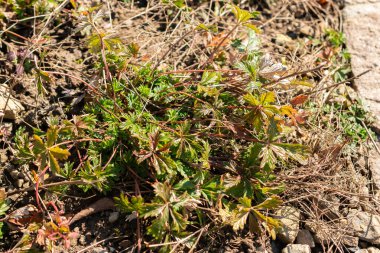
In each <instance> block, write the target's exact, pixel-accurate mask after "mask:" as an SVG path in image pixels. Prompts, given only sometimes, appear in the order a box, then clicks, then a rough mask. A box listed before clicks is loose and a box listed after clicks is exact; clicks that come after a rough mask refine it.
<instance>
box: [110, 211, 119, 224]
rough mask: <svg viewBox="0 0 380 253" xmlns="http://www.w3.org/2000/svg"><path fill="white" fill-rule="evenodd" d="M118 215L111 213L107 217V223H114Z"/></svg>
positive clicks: (117, 213)
mask: <svg viewBox="0 0 380 253" xmlns="http://www.w3.org/2000/svg"><path fill="white" fill-rule="evenodd" d="M119 215H120V214H119V212H112V213H111V214H110V216H109V217H108V221H109V222H110V223H114V222H116V221H117V220H118V219H119Z"/></svg>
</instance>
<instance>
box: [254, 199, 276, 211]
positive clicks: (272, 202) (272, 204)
mask: <svg viewBox="0 0 380 253" xmlns="http://www.w3.org/2000/svg"><path fill="white" fill-rule="evenodd" d="M281 204H282V200H281V199H280V198H279V197H278V196H272V197H269V198H267V199H266V200H264V202H262V203H260V204H258V205H256V206H255V207H254V208H255V209H262V208H265V209H272V210H273V209H275V208H277V207H279V206H280V205H281Z"/></svg>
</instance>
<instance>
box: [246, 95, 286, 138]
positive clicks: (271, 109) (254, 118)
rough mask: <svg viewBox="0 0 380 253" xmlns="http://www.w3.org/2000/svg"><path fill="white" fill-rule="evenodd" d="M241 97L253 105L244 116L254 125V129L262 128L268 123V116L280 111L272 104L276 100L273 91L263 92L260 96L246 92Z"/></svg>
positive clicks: (270, 116)
mask: <svg viewBox="0 0 380 253" xmlns="http://www.w3.org/2000/svg"><path fill="white" fill-rule="evenodd" d="M243 98H244V100H245V101H246V102H248V104H249V105H250V106H252V107H253V108H252V109H250V111H249V112H248V113H247V114H246V115H245V116H244V118H245V120H246V121H248V122H250V123H251V124H252V125H253V126H254V128H255V129H256V131H259V130H260V129H262V127H263V125H267V124H268V123H269V119H270V118H273V117H275V115H277V114H279V113H280V110H279V109H278V108H277V107H276V106H275V105H272V103H274V102H275V100H276V96H275V94H274V93H273V92H266V93H263V94H261V95H260V97H256V96H254V95H253V94H251V93H248V94H246V95H245V96H244V97H243Z"/></svg>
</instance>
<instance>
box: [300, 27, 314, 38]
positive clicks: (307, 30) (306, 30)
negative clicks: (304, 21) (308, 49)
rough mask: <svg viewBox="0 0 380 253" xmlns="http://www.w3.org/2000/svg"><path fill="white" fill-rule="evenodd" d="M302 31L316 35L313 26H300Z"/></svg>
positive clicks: (309, 34)
mask: <svg viewBox="0 0 380 253" xmlns="http://www.w3.org/2000/svg"><path fill="white" fill-rule="evenodd" d="M300 33H302V34H304V35H306V36H314V29H313V27H311V26H308V25H303V26H301V28H300Z"/></svg>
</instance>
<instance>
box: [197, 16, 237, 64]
mask: <svg viewBox="0 0 380 253" xmlns="http://www.w3.org/2000/svg"><path fill="white" fill-rule="evenodd" d="M239 25H240V23H237V24H236V25H235V26H234V27H233V28H232V29H231V30H230V31H229V32H228V33H227V35H226V36H225V37H224V38H223V39H222V40H221V41H220V42H219V44H218V45H217V46H216V47H215V49H214V50H213V51H212V52H211V54H210V56H209V57H208V59H207V61H206V62H205V63H203V64H202V65H201V67H200V68H201V69H203V68H204V67H206V66H207V64H209V63H210V62H211V61H213V60H214V56H215V54H216V53H217V52H218V50H219V48H220V47H221V46H222V45H223V43H224V42H225V41H226V39H227V38H228V37H230V35H231V34H232V33H233V32H234V31H235V30H236V29H237V28H238V27H239Z"/></svg>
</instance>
